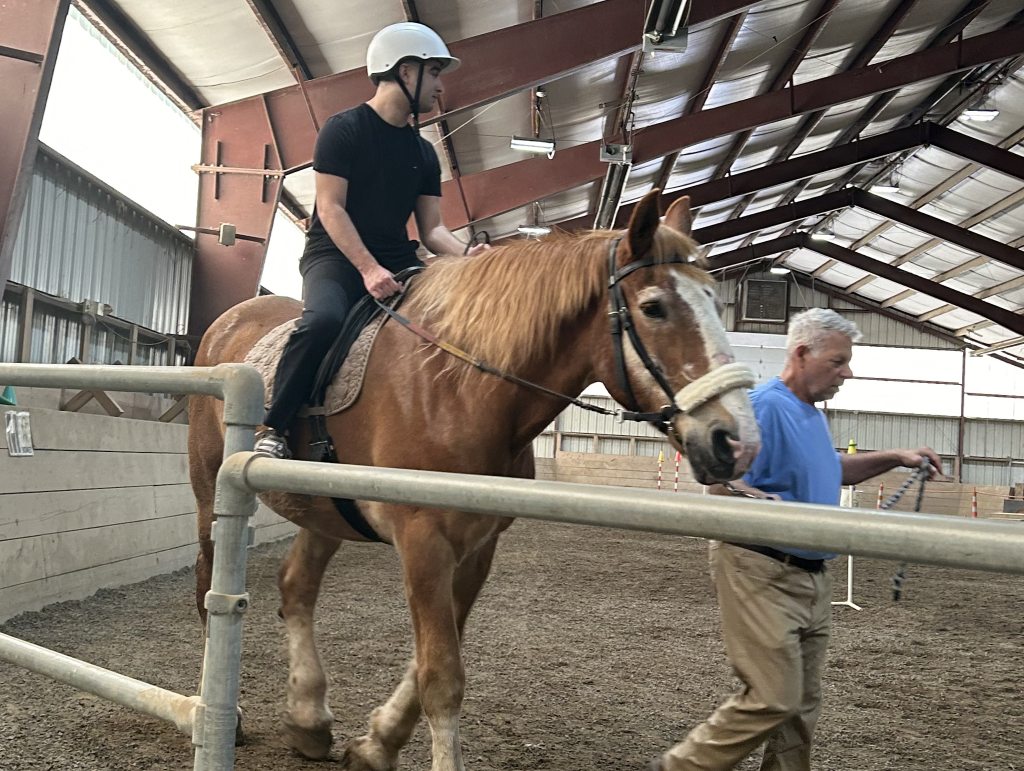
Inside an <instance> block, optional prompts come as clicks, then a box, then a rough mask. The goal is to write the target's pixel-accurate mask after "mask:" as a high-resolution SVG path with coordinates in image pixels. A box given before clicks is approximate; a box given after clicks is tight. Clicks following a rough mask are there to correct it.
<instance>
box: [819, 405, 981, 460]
mask: <svg viewBox="0 0 1024 771" xmlns="http://www.w3.org/2000/svg"><path fill="white" fill-rule="evenodd" d="M828 416H829V424H830V425H831V427H832V438H833V440H834V442H835V446H836V447H846V446H847V445H848V444H849V442H850V440H851V439H852V440H853V441H854V442H856V443H857V449H859V450H885V449H890V448H893V447H922V446H924V445H927V446H929V447H931V448H933V449H934V450H935V451H936V452H937V453H939V455H956V449H957V447H956V445H957V436H958V434H959V433H960V420H959V418H945V417H933V416H928V415H896V414H889V413H877V412H847V411H845V410H829V411H828ZM974 423H975V421H967V425H968V426H969V427H971V428H973V424H974Z"/></svg>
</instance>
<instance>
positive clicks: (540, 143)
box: [509, 137, 555, 158]
mask: <svg viewBox="0 0 1024 771" xmlns="http://www.w3.org/2000/svg"><path fill="white" fill-rule="evenodd" d="M509 146H510V147H511V148H512V149H513V150H519V151H520V152H524V153H537V154H538V155H546V156H547V157H548V158H554V157H555V143H554V142H552V141H551V140H549V139H523V138H522V137H512V142H511V144H510V145H509Z"/></svg>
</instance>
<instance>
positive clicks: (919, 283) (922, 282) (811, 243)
mask: <svg viewBox="0 0 1024 771" xmlns="http://www.w3.org/2000/svg"><path fill="white" fill-rule="evenodd" d="M801 248H802V249H809V250H811V251H814V252H817V253H818V254H820V255H822V256H825V257H829V258H830V259H833V260H836V261H837V262H842V263H844V264H846V265H851V266H853V267H855V268H858V269H860V270H863V271H867V272H869V273H874V274H875V275H876V276H880V277H882V278H885V279H888V280H889V281H892V282H893V283H896V284H900V285H901V286H905V287H908V288H910V289H914V290H916V291H918V292H921V293H922V294H926V295H929V296H930V297H934V298H936V299H937V300H942V301H943V302H947V303H950V304H952V305H956V306H957V307H959V308H963V309H964V310H966V311H970V312H971V313H976V314H978V315H979V316H981V317H982V318H986V319H989V320H990V321H993V322H995V323H996V324H999V325H1000V326H1002V327H1005V328H1006V329H1008V330H1010V331H1011V332H1016V333H1017V334H1018V335H1024V316H1019V315H1017V314H1016V313H1013V312H1012V311H1008V310H1006V309H1005V308H1000V307H999V306H997V305H992V304H991V303H987V302H985V301H984V300H979V299H977V298H975V297H972V296H971V295H969V294H964V293H963V292H958V291H957V290H955V289H951V288H950V287H948V286H944V285H942V284H936V283H935V282H934V281H931V280H929V279H927V278H924V277H922V276H918V275H916V274H914V273H908V272H907V271H905V270H900V269H899V268H895V267H893V266H892V265H888V264H887V263H884V262H881V261H879V260H875V259H873V258H871V257H868V256H866V255H863V254H860V253H859V252H855V251H852V250H851V249H847V248H845V247H842V246H839V245H837V244H834V243H830V242H828V241H816V240H814V239H813V238H811V237H810V236H809V235H807V234H806V233H792V234H790V235H788V236H783V237H782V238H777V239H775V240H773V241H765V242H762V243H758V244H752V245H751V246H747V247H743V248H741V249H737V250H735V251H733V252H728V253H726V254H722V255H716V256H715V257H712V258H711V259H710V260H709V261H708V263H709V266H710V268H711V270H720V269H724V268H729V267H732V266H735V265H740V264H742V263H745V262H752V261H754V260H760V259H765V258H766V257H770V256H771V255H773V254H778V253H779V252H784V251H788V250H790V249H801Z"/></svg>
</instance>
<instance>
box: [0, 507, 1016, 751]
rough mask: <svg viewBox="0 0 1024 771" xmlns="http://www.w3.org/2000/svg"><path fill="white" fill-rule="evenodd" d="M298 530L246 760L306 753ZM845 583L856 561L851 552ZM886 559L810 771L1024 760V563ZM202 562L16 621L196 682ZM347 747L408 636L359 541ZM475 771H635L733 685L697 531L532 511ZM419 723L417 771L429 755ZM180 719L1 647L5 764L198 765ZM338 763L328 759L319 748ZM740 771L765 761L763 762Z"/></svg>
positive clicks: (497, 598)
mask: <svg viewBox="0 0 1024 771" xmlns="http://www.w3.org/2000/svg"><path fill="white" fill-rule="evenodd" d="M287 546H288V544H287V543H279V544H272V545H269V546H265V547H261V548H259V549H256V550H254V551H253V552H252V555H251V561H250V584H249V585H250V589H251V592H252V594H253V596H254V598H255V602H254V605H253V608H252V610H251V611H250V613H249V615H248V616H247V617H246V632H245V647H244V658H243V664H242V666H243V682H242V705H243V708H244V710H245V716H246V730H247V733H248V743H247V744H246V745H245V746H244V747H240V748H239V751H238V763H237V768H239V769H251V770H252V771H257V770H258V771H270V770H271V769H273V770H274V771H287V770H289V769H312V768H316V767H317V766H316V764H313V763H311V762H309V761H304V760H302V759H300V758H298V757H296V756H294V755H293V754H291V753H290V752H289V751H288V750H286V749H285V748H284V747H283V746H282V744H281V742H280V740H279V738H278V735H277V728H276V727H277V718H278V714H279V712H280V710H281V709H282V704H283V692H284V682H285V674H286V669H285V660H284V657H283V650H282V641H283V639H284V635H283V632H284V630H283V626H282V625H281V623H280V622H279V621H278V620H277V617H276V610H277V588H276V570H277V565H278V562H279V559H280V558H281V556H282V555H283V554H284V553H285V551H286V549H287ZM836 567H837V568H839V570H837V571H836V572H837V576H836V578H837V586H836V595H837V598H838V597H839V595H841V594H842V593H843V586H844V582H845V570H844V569H843V568H844V567H845V564H844V563H839V564H837V566H836ZM892 567H893V566H892V565H891V564H889V563H882V562H873V561H869V560H860V561H858V564H857V579H856V590H857V591H856V599H857V601H858V602H860V603H861V604H862V605H864V607H865V609H864V610H863V611H862V612H859V613H858V612H856V611H853V610H850V609H848V608H837V609H836V613H835V620H834V637H833V643H832V647H831V652H830V656H829V661H828V665H827V668H826V670H825V678H824V683H825V711H824V716H823V718H822V720H821V723H820V726H819V731H818V748H817V753H816V762H815V766H816V767H817V768H821V769H829V771H839V770H846V769H849V770H850V771H876V770H879V769H901V771H911V770H912V769H922V770H923V769H928V770H929V771H931V770H932V769H1015V768H1016V769H1024V719H1022V710H1024V700H1022V699H1021V681H1022V675H1024V655H1022V654H1024V650H1022V637H1021V631H1022V630H1021V627H1022V623H1024V592H1022V589H1024V579H1020V578H1016V577H1005V576H998V575H989V574H984V573H970V572H963V571H954V570H943V569H936V568H927V567H920V566H911V567H910V568H909V570H908V577H907V583H906V597H905V600H904V601H903V602H902V603H899V604H894V603H893V602H892V600H891V589H890V576H891V573H892ZM192 581H193V577H192V575H191V573H190V572H188V571H182V572H179V573H177V574H175V575H172V576H166V577H161V578H157V579H153V580H150V581H147V582H145V583H143V584H139V585H136V586H133V587H127V588H122V589H117V590H106V591H102V592H100V593H99V594H98V595H96V596H95V597H93V598H91V599H88V600H86V601H83V602H73V603H64V604H61V605H55V606H52V607H50V608H47V609H46V610H44V611H42V612H40V613H32V614H25V615H23V616H20V617H18V618H16V619H14V620H12V621H11V622H9V623H8V624H6V625H5V626H4V627H2V631H4V632H6V633H8V634H12V635H16V636H18V637H22V638H24V639H27V640H31V641H33V642H36V643H39V644H42V645H45V646H47V647H50V648H54V649H57V650H59V651H62V652H64V653H68V654H70V655H73V656H77V657H80V658H83V659H85V660H87V661H90V662H93V663H96V664H99V665H101V666H107V667H111V668H114V669H116V670H118V671H120V672H123V673H125V674H129V675H132V676H135V677H139V678H142V679H145V680H148V681H150V682H153V683H155V684H158V685H161V686H163V687H166V688H171V689H174V690H177V691H181V692H189V693H191V692H192V688H193V686H194V684H195V682H196V678H197V677H198V672H199V657H200V653H201V647H200V636H199V626H198V620H197V617H196V614H195V609H194V607H193V604H192V591H193V589H192ZM318 634H319V640H320V650H321V653H322V655H323V657H324V660H325V664H326V666H327V668H328V670H329V672H330V673H331V677H332V689H331V694H330V699H331V706H332V709H333V711H334V714H335V717H336V725H335V737H336V740H337V743H336V747H338V746H340V744H341V741H342V740H343V739H344V738H345V737H348V736H352V735H356V734H359V733H361V732H362V731H363V727H364V725H365V721H366V718H367V715H368V713H369V711H370V710H371V709H372V708H373V707H374V706H376V705H377V704H379V703H381V702H382V701H383V700H384V699H385V698H386V697H387V695H388V694H389V693H390V691H391V688H392V687H393V686H394V684H395V683H396V682H397V678H398V677H399V675H400V673H401V671H402V667H403V664H404V662H405V660H406V658H407V657H408V656H409V653H410V649H411V645H410V632H409V626H408V619H407V613H406V610H405V604H404V601H403V597H402V591H401V582H400V580H399V576H398V569H397V560H396V558H395V554H394V552H393V551H392V550H391V549H390V548H388V547H382V546H373V545H352V544H346V545H345V546H344V547H343V548H342V550H341V551H340V552H339V554H338V556H337V557H336V558H335V560H334V563H333V565H332V569H331V571H330V573H329V575H328V578H327V580H326V583H325V589H324V594H323V595H322V598H321V609H320V617H319V627H318ZM466 669H467V672H468V683H467V698H466V702H465V708H464V713H463V723H462V725H463V733H462V738H463V745H464V748H465V757H466V765H467V769H468V771H508V770H512V769H524V770H531V771H532V770H534V769H557V770H558V771H584V770H586V771H595V770H597V769H600V770H601V771H611V770H613V769H614V770H618V769H635V770H636V771H641V769H643V768H645V766H644V764H645V763H646V761H647V760H648V759H649V758H651V757H652V756H654V755H655V754H657V753H658V752H659V751H661V750H662V749H664V748H665V747H667V746H668V745H669V744H671V743H674V742H676V741H678V740H680V739H681V738H682V737H683V736H684V735H685V733H686V731H687V730H688V729H689V728H690V727H691V726H693V725H694V724H695V723H696V722H698V721H700V720H701V719H703V718H704V717H705V716H706V715H707V714H708V712H709V711H710V710H712V709H713V708H714V707H715V706H716V704H717V703H718V702H719V701H720V700H721V699H722V698H723V697H724V696H725V695H726V694H727V693H728V692H729V691H730V690H731V689H732V687H733V685H734V681H733V680H732V678H731V676H730V673H729V670H728V668H727V665H726V662H725V657H724V653H723V649H722V645H721V643H720V640H719V632H718V622H717V617H716V606H715V602H714V599H713V596H712V592H711V586H710V582H709V580H708V578H707V571H706V547H705V545H704V543H703V542H701V541H697V540H690V539H674V538H667V537H659V536H650V535H645V534H634V533H621V532H613V531H606V530H597V529H585V528H570V527H566V526H557V525H548V524H541V523H535V522H519V523H517V524H516V525H514V526H513V527H512V529H511V530H510V531H509V532H508V533H506V535H505V536H504V538H503V542H502V545H501V547H499V552H498V557H497V560H496V563H495V567H494V571H493V573H492V576H491V580H490V582H489V583H488V585H487V587H486V588H485V590H484V592H483V595H482V598H481V600H480V602H479V603H478V605H477V609H476V611H475V612H474V615H473V617H472V618H471V620H470V625H469V639H468V643H467V650H466ZM428 754H429V734H428V731H427V729H426V727H425V724H421V726H420V728H419V730H418V731H417V733H416V735H415V737H414V740H413V742H412V744H411V745H410V747H409V748H408V749H407V750H406V752H405V754H404V760H403V767H404V768H407V769H429V757H428ZM191 767H192V762H191V758H190V752H189V743H188V740H187V739H186V738H185V737H184V736H180V735H178V734H176V733H175V731H174V730H173V729H172V728H170V727H165V726H164V725H162V724H159V723H157V722H156V721H153V720H151V719H148V718H144V717H142V716H137V715H135V714H133V713H130V712H128V711H126V710H123V709H120V708H118V707H114V706H111V705H108V704H106V703H104V702H101V701H99V700H97V699H95V698H93V697H91V696H88V695H85V694H81V693H78V692H76V691H74V690H72V689H70V688H67V687H65V686H61V685H57V684H53V683H51V682H50V681H48V680H45V679H43V678H40V677H37V676H35V675H32V674H30V673H27V672H23V671H22V670H17V669H14V668H11V667H9V666H7V665H2V664H0V769H4V770H5V771H18V770H21V769H26V770H27V769H33V770H35V769H62V771H63V770H65V769H67V770H70V769H90V770H92V769H129V768H131V769H190V768H191ZM326 767H328V768H329V767H330V764H329V763H328V764H326ZM741 768H743V769H752V768H756V764H755V763H754V762H753V761H751V760H748V761H747V762H746V763H745V764H743V765H742V766H741Z"/></svg>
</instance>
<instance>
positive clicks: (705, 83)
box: [654, 11, 747, 190]
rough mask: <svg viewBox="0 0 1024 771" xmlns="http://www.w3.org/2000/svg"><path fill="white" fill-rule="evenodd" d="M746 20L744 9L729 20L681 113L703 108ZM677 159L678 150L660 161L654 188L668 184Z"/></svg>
mask: <svg viewBox="0 0 1024 771" xmlns="http://www.w3.org/2000/svg"><path fill="white" fill-rule="evenodd" d="M746 20H747V12H746V11H741V12H740V13H738V14H736V15H735V16H733V17H732V18H731V19H730V20H729V23H728V24H727V25H726V28H725V34H724V35H723V36H722V39H721V41H719V43H718V48H717V50H716V51H715V55H714V56H713V57H711V62H710V64H708V68H707V70H706V71H705V73H704V79H703V80H702V81H701V83H700V87H699V88H698V89H697V92H696V93H695V94H694V95H693V96H691V97H690V98H689V100H688V101H687V102H686V108H685V109H684V110H683V115H693V113H695V112H700V111H701V110H703V109H704V103H705V102H707V100H708V95H709V94H710V93H711V88H712V87H713V86H714V85H715V81H716V80H718V73H719V72H720V71H721V69H722V65H723V64H724V63H725V58H726V57H727V56H728V55H729V51H730V50H731V49H732V44H733V43H734V42H736V36H737V35H738V34H739V33H740V30H741V29H742V28H743V23H744V22H745V21H746ZM678 160H679V151H678V150H677V151H676V152H674V153H669V154H668V155H666V156H665V160H663V161H662V162H661V169H660V170H659V171H658V177H657V180H656V181H655V183H654V186H655V187H656V188H659V189H661V190H664V189H665V187H666V185H668V180H669V177H671V176H672V169H674V168H675V165H676V161H678Z"/></svg>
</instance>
